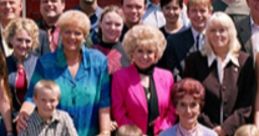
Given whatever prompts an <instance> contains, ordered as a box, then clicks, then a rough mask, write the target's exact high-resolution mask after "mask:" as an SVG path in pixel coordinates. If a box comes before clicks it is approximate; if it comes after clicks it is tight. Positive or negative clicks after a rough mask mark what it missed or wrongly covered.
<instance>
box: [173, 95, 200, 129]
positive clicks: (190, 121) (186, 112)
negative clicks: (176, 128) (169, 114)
mask: <svg viewBox="0 0 259 136" xmlns="http://www.w3.org/2000/svg"><path fill="white" fill-rule="evenodd" d="M176 114H177V115H178V116H179V121H180V124H181V126H182V127H184V128H185V129H192V128H194V127H195V125H196V124H197V122H198V116H199V114H200V104H199V101H197V100H195V99H194V98H193V96H191V95H189V94H186V95H184V96H183V98H181V99H179V100H178V102H177V105H176Z"/></svg>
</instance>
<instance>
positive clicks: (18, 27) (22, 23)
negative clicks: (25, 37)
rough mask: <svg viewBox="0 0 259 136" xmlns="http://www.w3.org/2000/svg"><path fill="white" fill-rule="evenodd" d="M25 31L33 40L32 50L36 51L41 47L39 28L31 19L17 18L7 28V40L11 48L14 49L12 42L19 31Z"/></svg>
mask: <svg viewBox="0 0 259 136" xmlns="http://www.w3.org/2000/svg"><path fill="white" fill-rule="evenodd" d="M22 30H25V31H26V32H27V33H28V34H29V36H30V37H31V40H32V47H31V50H32V51H35V49H37V48H38V47H39V28H38V26H37V25H36V23H35V22H34V21H33V20H32V19H29V18H16V19H14V20H12V21H11V22H10V23H9V24H8V25H7V27H6V30H5V39H6V42H7V43H8V46H9V47H10V48H13V47H12V46H13V45H12V44H11V43H10V41H11V40H12V38H13V37H14V36H15V34H16V33H17V32H19V31H22Z"/></svg>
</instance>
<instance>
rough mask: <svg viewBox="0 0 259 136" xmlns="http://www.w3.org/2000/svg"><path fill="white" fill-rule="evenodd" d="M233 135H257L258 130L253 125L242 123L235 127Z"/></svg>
mask: <svg viewBox="0 0 259 136" xmlns="http://www.w3.org/2000/svg"><path fill="white" fill-rule="evenodd" d="M234 136H259V130H258V129H257V127H256V126H255V125H252V124H248V125H243V126H241V127H239V128H238V129H237V131H236V132H235V135H234Z"/></svg>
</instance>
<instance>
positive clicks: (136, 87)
mask: <svg viewBox="0 0 259 136" xmlns="http://www.w3.org/2000/svg"><path fill="white" fill-rule="evenodd" d="M130 73H131V77H130V79H131V83H132V84H131V85H130V88H129V90H130V91H131V92H130V93H131V94H132V95H134V96H135V97H136V99H137V100H138V102H139V103H140V104H141V105H142V107H143V108H144V110H145V112H146V113H148V108H147V100H146V96H145V91H144V88H143V86H142V85H141V84H140V75H139V73H138V71H137V69H136V68H135V66H134V65H132V66H131V68H130Z"/></svg>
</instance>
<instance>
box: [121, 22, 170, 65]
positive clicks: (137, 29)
mask: <svg viewBox="0 0 259 136" xmlns="http://www.w3.org/2000/svg"><path fill="white" fill-rule="evenodd" d="M166 43H167V41H166V39H165V37H164V35H163V34H162V32H160V31H159V30H158V29H157V28H155V27H153V26H149V25H143V24H140V25H136V26H134V27H132V28H131V29H130V30H129V31H128V32H127V33H126V34H125V36H124V40H123V42H122V44H123V47H124V49H125V52H126V53H127V55H128V57H129V58H130V59H131V60H132V55H133V52H134V51H135V49H137V48H140V47H141V48H153V49H155V54H156V55H155V56H156V62H157V61H158V60H159V59H160V58H161V57H162V55H163V52H164V50H165V47H166Z"/></svg>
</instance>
